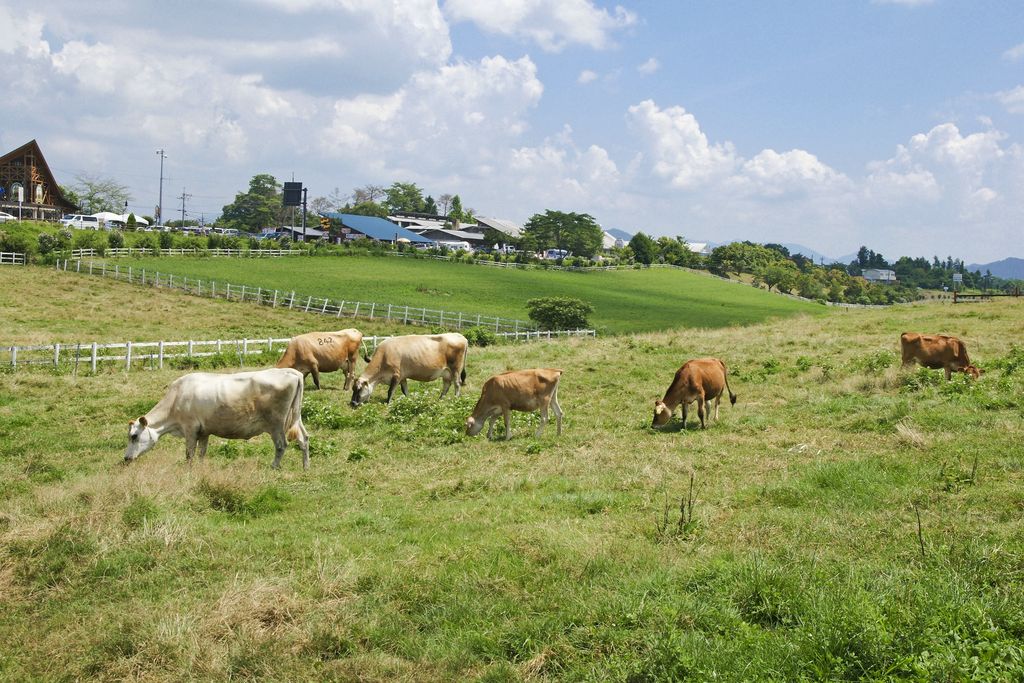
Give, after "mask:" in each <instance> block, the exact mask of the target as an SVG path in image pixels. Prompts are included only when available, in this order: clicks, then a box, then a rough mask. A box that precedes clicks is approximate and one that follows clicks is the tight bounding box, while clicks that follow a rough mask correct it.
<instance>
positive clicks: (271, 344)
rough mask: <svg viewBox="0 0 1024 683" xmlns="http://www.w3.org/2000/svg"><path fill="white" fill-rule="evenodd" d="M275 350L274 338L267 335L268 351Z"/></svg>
mask: <svg viewBox="0 0 1024 683" xmlns="http://www.w3.org/2000/svg"><path fill="white" fill-rule="evenodd" d="M273 350H274V340H273V338H272V337H267V353H271V352H273Z"/></svg>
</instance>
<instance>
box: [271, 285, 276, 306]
mask: <svg viewBox="0 0 1024 683" xmlns="http://www.w3.org/2000/svg"><path fill="white" fill-rule="evenodd" d="M271 308H277V290H276V289H275V290H274V303H273V304H272V305H271Z"/></svg>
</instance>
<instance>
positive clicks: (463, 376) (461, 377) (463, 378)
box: [459, 345, 469, 384]
mask: <svg viewBox="0 0 1024 683" xmlns="http://www.w3.org/2000/svg"><path fill="white" fill-rule="evenodd" d="M468 355H469V346H468V345H467V346H466V352H465V353H464V354H462V372H460V373H459V384H465V383H466V356H468Z"/></svg>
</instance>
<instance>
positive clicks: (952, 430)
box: [0, 271, 1024, 681]
mask: <svg viewBox="0 0 1024 683" xmlns="http://www.w3.org/2000/svg"><path fill="white" fill-rule="evenodd" d="M2 272H4V271H0V273H2ZM89 282H96V283H98V280H90V281H89ZM8 284H9V282H8ZM97 286H99V285H98V284H97ZM431 286H434V287H436V286H437V285H436V284H434V283H431ZM0 289H2V288H0ZM737 289H738V288H737ZM131 291H135V292H138V291H143V290H131ZM86 295H87V292H83V291H82V290H78V289H73V288H69V289H68V290H66V291H65V290H56V293H53V294H51V295H50V298H52V299H55V300H61V299H64V300H65V301H64V304H63V306H64V308H63V309H55V310H69V311H70V310H77V309H78V308H79V306H77V305H76V302H75V300H76V299H78V298H80V297H82V296H86ZM111 295H113V292H111ZM148 296H149V293H147V295H146V297H148ZM146 297H143V299H145V298H146ZM160 300H161V301H163V304H161V306H166V308H165V309H164V310H165V311H166V314H165V315H163V316H158V317H154V316H152V315H150V312H151V310H152V309H151V308H149V305H148V304H145V305H141V306H137V307H132V306H124V307H123V308H124V311H123V312H121V313H119V315H121V316H123V318H120V319H119V320H120V324H122V325H125V326H129V327H130V326H131V325H132V324H133V321H132V317H133V314H132V311H141V312H143V315H142V317H145V318H146V320H145V322H141V321H140V322H139V323H138V324H139V325H143V324H144V325H147V326H150V327H149V329H150V330H151V331H152V332H153V334H156V335H158V336H159V335H162V334H165V333H168V332H169V331H173V330H175V329H177V328H178V327H180V326H185V325H191V324H194V323H193V321H194V320H201V319H208V320H214V319H216V317H217V316H218V315H222V314H223V313H225V312H224V311H219V310H215V307H217V306H219V305H220V304H218V303H217V302H210V301H207V300H201V299H195V298H190V299H187V307H185V308H183V309H178V308H174V307H173V305H172V302H171V301H170V300H169V299H168V300H164V299H160ZM121 304H123V302H118V306H111V308H117V309H118V310H121ZM34 305H35V304H34V300H33V299H32V298H29V297H22V298H16V299H13V300H8V301H4V306H5V311H8V310H10V311H12V312H13V316H14V317H16V318H18V319H20V320H22V322H20V323H19V324H20V325H23V326H26V328H27V327H30V326H31V321H30V320H28V319H30V318H31V317H32V315H34V314H33V313H31V309H32V307H33V306H34ZM54 305H56V304H54ZM95 305H96V310H97V311H99V310H104V307H102V306H100V305H99V303H98V302H95ZM8 307H9V308H8ZM257 310H258V311H259V313H260V315H263V314H264V313H266V314H267V315H268V318H267V319H268V320H272V317H271V316H272V315H276V314H272V312H270V311H264V310H263V309H257ZM1022 314H1024V307H1022V306H1021V305H1020V304H1019V303H1017V302H1005V301H1003V302H995V303H985V304H978V305H968V306H958V307H953V306H951V305H941V304H933V305H928V306H914V307H901V308H895V309H888V310H881V311H876V310H870V311H829V312H827V313H826V314H825V315H823V316H820V317H809V316H804V317H798V318H795V319H788V320H783V321H773V322H768V323H763V324H756V325H748V326H746V327H725V328H721V329H715V330H681V331H675V332H666V333H649V334H643V335H638V336H633V337H616V338H599V339H597V340H574V341H572V342H569V343H536V344H530V345H524V346H505V347H489V348H486V349H472V350H471V353H470V362H469V377H470V380H469V381H470V385H471V386H470V387H469V388H468V389H467V391H466V392H465V394H464V395H463V397H462V398H461V399H458V400H452V399H451V398H448V399H445V400H444V401H442V402H438V401H437V400H436V394H435V392H436V391H437V389H438V387H437V386H436V385H431V386H420V385H417V386H415V389H416V391H415V393H414V395H413V397H412V398H411V399H400V400H398V401H397V402H396V403H395V404H393V405H392V406H391V408H390V409H388V408H385V407H384V406H383V405H382V403H381V400H382V396H381V392H380V391H378V393H377V395H376V396H375V397H374V401H373V402H372V403H371V404H370V405H368V406H366V407H364V408H361V409H360V410H358V411H352V410H351V409H349V408H348V406H347V405H346V399H347V398H348V397H347V396H345V395H344V394H342V392H340V391H339V390H338V388H337V383H336V382H332V383H330V386H331V387H332V388H330V389H328V390H325V391H321V392H315V391H309V392H307V394H306V402H305V410H304V414H305V420H306V424H307V426H308V427H309V428H310V431H311V437H312V441H313V451H312V452H313V463H312V467H311V469H310V471H309V472H308V473H303V472H302V470H301V466H300V462H299V461H300V457H299V454H298V453H297V451H295V450H294V449H291V450H290V451H289V453H288V454H287V455H286V457H285V462H284V469H283V471H281V472H275V471H271V470H270V469H269V463H270V460H271V458H272V447H271V444H270V443H269V439H268V438H267V437H261V438H259V439H255V440H253V441H251V442H225V441H221V440H217V439H213V440H211V448H210V451H211V452H210V457H209V458H208V460H207V461H206V462H203V463H196V464H195V465H193V466H191V467H189V466H187V465H186V464H185V463H184V458H183V457H182V453H183V450H184V446H183V442H182V440H181V439H176V438H174V437H169V436H168V437H165V438H164V439H163V440H161V443H160V444H159V445H158V447H157V448H156V449H155V450H153V451H151V452H150V453H148V454H146V455H145V456H143V458H142V459H141V460H140V461H138V462H136V463H134V464H133V465H131V466H128V467H125V466H123V465H121V464H120V462H119V461H120V457H121V453H122V452H123V447H124V442H125V436H126V429H125V425H126V423H127V421H128V420H129V419H131V418H132V417H135V416H137V415H139V414H141V413H143V412H145V411H146V410H147V409H148V408H149V407H151V406H152V404H153V403H154V402H155V401H156V400H157V399H158V398H159V397H160V395H161V394H162V392H163V389H164V387H165V386H166V385H167V383H168V382H169V381H171V380H172V379H173V378H174V377H176V376H178V375H179V374H180V372H176V371H171V370H166V371H140V372H135V371H133V372H132V373H130V374H125V373H123V372H121V371H115V370H109V371H103V372H101V373H100V374H99V375H97V376H78V377H71V376H67V375H54V374H52V373H50V372H47V371H43V370H34V371H30V372H21V371H19V372H18V373H17V374H11V373H4V374H0V433H2V434H3V435H4V436H3V438H2V439H0V591H2V595H3V596H4V597H3V609H0V639H2V641H3V642H4V643H6V644H7V645H6V647H4V648H3V649H2V651H0V678H3V679H6V680H26V679H55V678H66V679H74V678H90V679H93V678H100V679H115V678H116V679H124V678H133V679H147V680H161V679H166V680H171V679H181V678H184V677H191V678H197V679H204V680H210V679H214V680H224V679H257V678H258V679H270V680H285V679H287V680H323V679H340V680H355V679H358V680H393V679H396V678H398V679H403V680H465V679H482V680H492V681H495V680H537V679H541V680H545V679H546V680H580V679H588V680H590V679H593V680H623V679H629V680H671V679H675V680H683V679H689V680H709V679H711V678H715V677H717V678H720V679H723V680H741V679H747V680H763V679H769V678H770V679H776V680H795V679H800V678H804V679H831V680H840V679H842V680H847V679H853V678H871V679H886V678H909V679H916V680H1019V679H1021V677H1022V676H1024V648H1022V646H1021V642H1022V639H1024V616H1022V615H1024V604H1022V603H1024V597H1022V596H1024V592H1022V591H1021V585H1020V583H1021V576H1022V574H1021V569H1022V567H1024V534H1022V531H1024V529H1022V518H1021V514H1020V510H1021V508H1022V506H1024V497H1022V494H1021V485H1022V483H1024V482H1022V479H1024V475H1022V472H1024V451H1022V448H1021V443H1022V437H1024V434H1022V432H1024V427H1022V420H1021V417H1022V406H1024V378H1022V372H1024V355H1022V353H1021V351H1020V350H1019V349H1016V350H1014V349H1013V348H1012V347H1011V343H1012V342H1013V341H1014V340H1016V339H1020V338H1021V333H1022V332H1024V326H1022V323H1021V321H1022V320H1024V315H1022ZM66 324H67V326H68V327H69V328H73V327H78V328H79V332H80V333H81V332H84V331H85V330H88V329H90V328H89V325H90V324H91V323H90V322H89V321H88V320H78V321H77V322H75V321H71V322H68V323H66ZM905 329H915V330H921V331H944V332H950V333H954V334H959V335H962V336H963V337H964V338H965V339H966V340H967V342H968V344H969V346H970V349H971V352H972V359H973V360H975V361H976V362H977V363H978V364H979V365H980V366H982V367H983V368H985V369H986V370H987V372H986V374H985V375H983V376H982V378H981V379H980V380H979V381H978V382H975V383H971V382H968V381H966V380H965V378H963V377H958V378H956V380H955V381H953V382H951V383H949V384H946V383H944V382H942V381H940V380H939V377H940V374H941V373H939V372H937V371H924V370H917V371H901V370H899V369H897V367H896V363H897V360H898V359H897V354H896V346H897V339H898V335H899V333H900V332H902V331H903V330H905ZM68 333H69V334H72V335H74V334H76V332H75V330H74V329H71V330H69V332H68ZM703 355H717V356H720V357H722V358H724V359H725V360H726V362H727V363H728V364H729V367H730V370H731V374H732V379H731V384H732V387H733V389H734V390H735V391H736V392H737V393H738V394H739V401H738V403H737V404H736V405H735V406H727V405H725V406H722V409H721V415H720V421H719V422H718V423H715V424H712V426H711V427H710V428H709V429H708V430H706V431H700V430H698V429H695V428H694V426H695V425H694V423H693V421H691V423H690V424H689V425H687V427H686V428H685V429H680V425H679V423H678V420H676V421H674V422H673V424H672V426H671V427H670V428H669V429H668V430H666V431H665V432H654V431H652V430H650V429H649V428H648V425H649V423H650V419H651V409H652V407H653V399H654V398H655V397H656V396H660V395H661V394H662V393H663V392H664V390H665V387H666V386H667V385H668V383H669V381H670V380H671V377H672V373H673V372H674V371H675V369H676V368H677V367H678V366H679V364H680V363H681V362H683V361H684V360H686V359H687V358H690V357H695V356H703ZM529 366H557V367H561V368H564V369H565V375H564V378H563V381H562V386H561V390H560V396H561V403H562V405H563V407H564V408H565V410H566V413H567V420H566V424H565V432H564V433H563V435H562V436H561V437H560V438H558V437H556V436H555V435H554V429H553V426H549V430H548V432H547V433H546V434H545V435H544V436H543V437H542V438H541V439H534V438H533V437H532V433H531V431H532V430H531V428H532V425H533V418H530V417H526V416H522V415H517V416H516V417H515V419H514V420H513V426H512V429H513V437H514V438H513V440H512V441H511V442H508V443H505V442H503V441H496V442H487V441H486V440H485V439H484V438H482V436H481V437H477V438H474V439H470V438H467V437H464V436H463V434H462V431H461V424H462V421H463V419H464V418H465V416H466V415H467V414H468V413H469V411H470V410H471V408H472V404H473V402H474V400H475V398H476V394H477V392H478V391H479V387H480V384H481V382H482V381H483V379H484V378H485V377H487V376H488V375H489V374H490V373H493V372H497V371H500V370H503V369H506V368H509V367H529ZM413 384H414V385H415V383H413ZM499 431H500V428H499ZM691 477H692V481H693V482H694V493H693V503H692V506H691V507H690V513H689V514H688V515H687V519H684V520H683V522H682V523H681V524H680V514H679V506H680V501H681V500H683V501H686V500H688V499H690V496H691V494H690V488H689V487H690V482H691ZM918 515H920V536H919V527H918ZM182 672H188V673H187V674H185V675H183V673H182Z"/></svg>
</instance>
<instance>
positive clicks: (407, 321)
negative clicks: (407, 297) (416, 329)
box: [402, 306, 409, 325]
mask: <svg viewBox="0 0 1024 683" xmlns="http://www.w3.org/2000/svg"><path fill="white" fill-rule="evenodd" d="M402 322H404V323H405V324H406V325H408V324H409V307H408V306H406V307H405V319H404V320H403V321H402Z"/></svg>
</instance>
